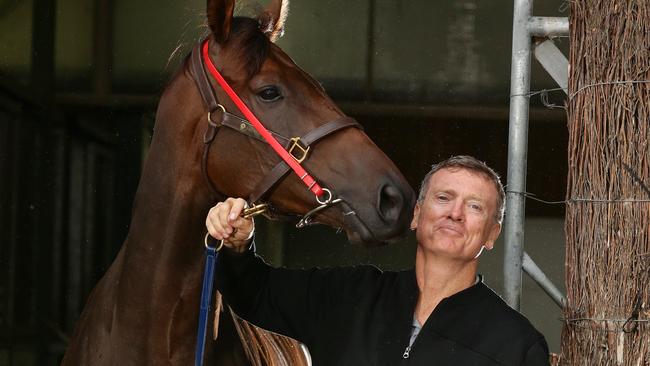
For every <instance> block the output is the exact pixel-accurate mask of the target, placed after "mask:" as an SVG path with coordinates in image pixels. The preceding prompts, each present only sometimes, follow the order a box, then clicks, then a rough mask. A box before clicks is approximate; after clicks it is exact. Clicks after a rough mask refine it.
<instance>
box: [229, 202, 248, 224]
mask: <svg viewBox="0 0 650 366" xmlns="http://www.w3.org/2000/svg"><path fill="white" fill-rule="evenodd" d="M231 199H232V198H229V199H228V200H231ZM232 200H233V201H232V202H231V207H230V213H229V215H228V221H231V222H233V221H235V220H237V218H238V217H240V216H241V214H242V212H243V211H244V209H245V208H246V206H248V205H247V204H246V201H244V200H243V199H241V198H236V199H232Z"/></svg>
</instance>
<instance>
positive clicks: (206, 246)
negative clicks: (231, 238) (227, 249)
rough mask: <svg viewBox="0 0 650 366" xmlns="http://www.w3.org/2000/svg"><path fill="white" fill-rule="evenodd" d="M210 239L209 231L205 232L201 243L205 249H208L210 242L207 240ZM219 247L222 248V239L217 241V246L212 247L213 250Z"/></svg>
mask: <svg viewBox="0 0 650 366" xmlns="http://www.w3.org/2000/svg"><path fill="white" fill-rule="evenodd" d="M209 240H210V233H205V238H204V239H203V244H204V245H205V249H210V248H212V247H210V244H208V241H209ZM221 248H223V239H222V240H221V241H220V242H219V246H218V247H215V248H213V249H214V250H215V251H217V252H218V251H220V250H221Z"/></svg>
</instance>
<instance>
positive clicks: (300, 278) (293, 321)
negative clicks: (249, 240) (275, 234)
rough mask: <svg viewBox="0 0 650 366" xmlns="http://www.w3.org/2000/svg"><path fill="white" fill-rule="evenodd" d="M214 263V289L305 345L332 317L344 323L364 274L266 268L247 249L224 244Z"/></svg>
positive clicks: (242, 311)
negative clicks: (237, 250)
mask: <svg viewBox="0 0 650 366" xmlns="http://www.w3.org/2000/svg"><path fill="white" fill-rule="evenodd" d="M217 263H218V264H217V273H216V276H217V278H216V286H217V289H218V290H219V291H221V293H222V294H223V296H224V298H225V299H226V301H227V303H228V304H229V305H230V306H231V307H232V309H233V310H234V311H235V312H236V313H237V314H238V315H239V316H240V317H242V318H244V319H246V320H247V321H249V322H251V323H253V324H255V325H257V326H259V327H261V328H264V329H266V330H270V331H272V332H276V333H280V334H284V335H287V336H289V337H292V338H294V339H297V340H299V341H301V342H303V343H305V344H307V345H309V344H310V343H311V342H312V340H314V339H315V338H316V337H317V336H318V337H319V338H320V337H322V336H325V334H323V332H326V331H327V329H329V328H328V327H329V325H331V322H332V321H333V319H335V320H336V322H337V323H338V324H345V322H346V321H347V320H348V317H350V316H352V314H354V312H353V311H351V309H350V307H351V306H353V305H354V301H355V300H354V299H355V298H356V297H358V294H356V297H355V292H356V290H355V288H358V285H362V284H363V281H358V280H362V278H361V279H360V278H358V277H359V276H364V274H363V273H364V271H359V270H357V269H355V268H354V267H351V268H332V269H310V270H292V269H286V268H272V267H271V266H269V265H267V264H266V263H264V261H263V260H262V259H261V258H260V257H259V256H257V255H255V254H254V252H253V251H252V250H251V251H248V252H246V253H243V254H237V253H233V252H230V251H227V250H225V251H223V253H220V255H219V259H218V262H217ZM355 277H357V278H356V279H355ZM349 284H354V285H349ZM341 322H342V323H341Z"/></svg>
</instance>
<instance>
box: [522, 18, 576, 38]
mask: <svg viewBox="0 0 650 366" xmlns="http://www.w3.org/2000/svg"><path fill="white" fill-rule="evenodd" d="M528 31H529V32H530V35H532V36H535V37H559V36H568V35H569V18H567V17H531V18H530V19H528Z"/></svg>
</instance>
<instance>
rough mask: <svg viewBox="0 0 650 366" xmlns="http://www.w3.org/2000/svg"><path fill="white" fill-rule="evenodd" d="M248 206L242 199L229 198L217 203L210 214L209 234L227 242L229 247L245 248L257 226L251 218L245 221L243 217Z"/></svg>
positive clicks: (208, 218)
mask: <svg viewBox="0 0 650 366" xmlns="http://www.w3.org/2000/svg"><path fill="white" fill-rule="evenodd" d="M247 206H248V205H247V203H246V201H245V200H243V199H241V198H228V199H226V200H225V201H223V202H219V203H217V205H215V206H214V207H212V208H211V209H210V211H209V212H208V216H207V219H206V228H207V229H208V233H210V235H211V236H212V237H214V238H215V239H218V240H225V241H226V246H228V247H230V245H233V244H234V245H235V246H236V247H239V246H241V247H242V248H243V247H244V246H245V245H246V243H247V241H248V240H249V239H250V237H251V235H252V232H253V228H254V225H255V224H254V223H253V220H252V219H251V218H248V219H245V218H243V217H242V216H241V215H242V213H243V211H244V210H245V209H246V207H247Z"/></svg>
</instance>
